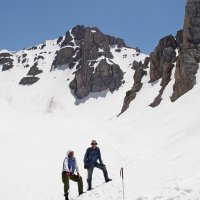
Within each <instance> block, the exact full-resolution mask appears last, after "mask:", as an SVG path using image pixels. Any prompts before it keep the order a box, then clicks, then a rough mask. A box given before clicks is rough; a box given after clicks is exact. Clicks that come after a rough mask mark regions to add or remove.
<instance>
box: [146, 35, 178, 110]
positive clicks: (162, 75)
mask: <svg viewBox="0 0 200 200" xmlns="http://www.w3.org/2000/svg"><path fill="white" fill-rule="evenodd" d="M177 38H179V40H180V41H181V32H179V33H177ZM177 47H178V44H177V42H176V38H175V37H173V36H172V35H169V36H167V37H164V38H162V39H161V40H160V41H159V44H158V46H157V47H156V48H155V50H154V52H152V53H151V55H150V83H153V82H154V81H157V80H159V79H161V89H160V91H159V94H158V96H157V97H156V98H155V100H154V101H153V102H152V103H151V104H150V106H151V107H156V106H158V105H159V104H160V102H161V101H162V94H163V92H164V90H165V88H166V86H167V85H168V83H169V82H170V80H171V73H172V69H173V68H174V66H175V65H174V63H175V62H176V49H177Z"/></svg>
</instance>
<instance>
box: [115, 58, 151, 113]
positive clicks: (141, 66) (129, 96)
mask: <svg viewBox="0 0 200 200" xmlns="http://www.w3.org/2000/svg"><path fill="white" fill-rule="evenodd" d="M148 64H149V57H147V58H146V59H145V61H144V63H142V62H137V61H134V62H133V66H132V68H133V69H135V74H134V76H133V79H134V85H133V87H132V88H131V89H130V90H129V91H128V92H126V96H125V98H124V103H123V107H122V110H121V112H120V114H119V115H121V114H122V113H123V112H125V111H126V110H127V109H128V107H129V105H130V103H131V101H133V100H134V99H135V98H136V96H137V93H138V92H139V91H140V89H141V88H142V85H143V83H142V78H143V76H146V75H147V71H146V70H145V69H146V68H148ZM119 115H118V116H119Z"/></svg>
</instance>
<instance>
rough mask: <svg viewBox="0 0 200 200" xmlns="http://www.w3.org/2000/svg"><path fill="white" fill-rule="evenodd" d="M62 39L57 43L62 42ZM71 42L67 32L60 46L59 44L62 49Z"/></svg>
mask: <svg viewBox="0 0 200 200" xmlns="http://www.w3.org/2000/svg"><path fill="white" fill-rule="evenodd" d="M62 40H63V38H62V39H61V37H60V38H59V39H58V41H57V43H58V42H59V41H62ZM72 40H73V38H72V36H71V34H70V32H69V31H67V32H66V34H65V39H64V40H63V42H62V44H61V47H64V46H67V45H70V44H69V43H70V42H71V41H72Z"/></svg>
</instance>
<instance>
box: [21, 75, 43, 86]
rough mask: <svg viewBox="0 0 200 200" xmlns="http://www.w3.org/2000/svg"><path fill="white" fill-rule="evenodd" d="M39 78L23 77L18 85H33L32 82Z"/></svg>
mask: <svg viewBox="0 0 200 200" xmlns="http://www.w3.org/2000/svg"><path fill="white" fill-rule="evenodd" d="M39 79H40V78H38V77H34V76H33V77H24V78H22V79H21V81H20V82H19V84H20V85H33V84H34V83H36V82H37V81H39Z"/></svg>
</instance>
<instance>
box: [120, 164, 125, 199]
mask: <svg viewBox="0 0 200 200" xmlns="http://www.w3.org/2000/svg"><path fill="white" fill-rule="evenodd" d="M120 177H122V190H123V200H125V191H124V168H123V167H122V168H121V170H120Z"/></svg>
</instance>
